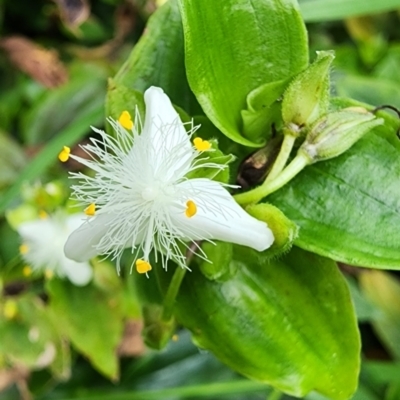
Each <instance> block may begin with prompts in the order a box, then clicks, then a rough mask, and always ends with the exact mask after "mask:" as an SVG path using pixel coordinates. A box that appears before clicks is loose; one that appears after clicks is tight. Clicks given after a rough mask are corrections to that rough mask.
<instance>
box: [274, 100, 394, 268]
mask: <svg viewBox="0 0 400 400" xmlns="http://www.w3.org/2000/svg"><path fill="white" fill-rule="evenodd" d="M351 104H355V103H351V102H349V101H344V100H343V101H342V100H341V101H339V100H338V101H337V105H341V106H344V105H347V106H348V105H351ZM384 115H385V113H382V114H380V116H384ZM397 126H398V122H397V120H395V119H393V118H390V117H389V116H388V115H387V114H386V117H385V125H381V126H378V127H376V128H374V129H373V130H372V131H371V132H370V133H368V134H367V135H366V136H365V137H364V138H362V139H361V140H360V141H359V142H357V143H356V144H355V145H354V146H353V147H352V148H350V149H349V150H348V151H347V152H346V153H344V154H342V155H341V156H339V157H337V158H334V159H332V160H329V161H324V162H320V163H317V164H314V165H312V166H310V167H306V169H305V170H304V171H302V172H301V173H300V174H299V175H298V176H296V177H295V178H294V179H293V180H292V181H290V182H289V183H288V184H287V185H286V186H284V187H283V188H282V189H280V190H279V191H278V192H276V193H274V194H273V195H271V196H269V197H268V202H271V203H272V204H274V205H276V206H277V207H279V208H280V209H281V210H282V211H283V212H284V213H285V215H286V216H287V217H288V218H290V219H291V220H292V221H294V222H295V223H296V224H297V225H298V226H299V227H300V231H299V236H298V238H297V239H296V240H295V244H296V245H298V246H300V247H302V248H303V249H305V250H309V251H312V252H315V253H318V254H320V255H323V256H326V257H328V258H332V259H334V260H338V261H342V262H345V263H348V264H352V265H356V266H357V265H358V266H365V267H373V268H389V269H400V251H399V243H400V231H399V226H400V213H399V209H400V185H399V182H400V157H399V155H400V141H399V140H398V138H397V137H396V130H397Z"/></svg>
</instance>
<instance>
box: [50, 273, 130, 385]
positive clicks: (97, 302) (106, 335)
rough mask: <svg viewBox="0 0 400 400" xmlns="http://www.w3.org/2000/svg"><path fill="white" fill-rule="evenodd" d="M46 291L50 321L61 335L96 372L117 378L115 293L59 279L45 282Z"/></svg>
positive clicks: (117, 306)
mask: <svg viewBox="0 0 400 400" xmlns="http://www.w3.org/2000/svg"><path fill="white" fill-rule="evenodd" d="M47 290H48V293H49V295H50V308H51V312H52V314H53V318H54V319H55V320H56V321H57V325H58V326H59V327H60V330H61V331H62V332H63V334H64V335H65V336H66V337H67V338H68V339H70V340H71V342H72V343H73V345H74V346H75V347H76V348H77V349H78V350H79V351H80V352H81V353H82V354H84V355H85V356H86V357H87V358H88V359H89V360H90V362H91V363H92V364H93V366H94V367H95V368H96V369H97V370H99V371H100V372H101V373H103V374H104V375H106V376H107V377H109V378H111V379H117V378H118V376H119V366H118V359H117V355H116V348H117V345H118V344H119V341H120V340H121V335H122V331H123V321H122V310H121V304H120V302H119V299H118V298H116V296H115V292H106V291H105V290H100V289H98V288H97V287H95V286H94V285H93V284H90V285H88V286H85V287H77V286H74V285H73V284H71V283H69V282H67V281H62V280H59V279H53V280H51V281H49V282H48V283H47Z"/></svg>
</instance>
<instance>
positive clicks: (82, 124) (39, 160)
mask: <svg viewBox="0 0 400 400" xmlns="http://www.w3.org/2000/svg"><path fill="white" fill-rule="evenodd" d="M102 118H103V110H102V108H99V109H95V110H92V111H90V112H89V113H88V114H85V115H81V116H80V117H79V118H78V119H77V120H75V121H74V122H72V123H71V124H70V125H68V126H67V127H66V128H65V129H64V130H63V131H62V132H59V133H58V135H56V136H55V137H53V138H52V139H51V140H50V141H49V142H48V143H47V144H46V146H45V147H43V149H42V150H41V151H40V152H39V153H38V154H37V155H36V157H35V158H34V159H33V160H32V161H31V162H30V163H29V164H28V165H27V166H26V167H25V168H24V169H23V170H22V171H21V173H20V174H19V176H18V178H17V179H16V180H15V181H14V183H13V185H12V186H11V187H10V188H9V189H8V190H7V191H6V192H5V193H4V195H2V196H1V198H0V214H1V213H3V212H4V210H5V209H6V208H7V207H8V206H9V205H10V203H11V202H12V201H13V200H14V199H15V198H16V197H17V196H18V194H19V191H20V189H21V186H22V185H23V183H24V182H26V181H29V180H33V179H35V178H37V177H38V176H39V175H40V174H42V173H43V172H44V171H45V170H46V169H47V168H48V167H49V166H50V165H53V164H54V163H56V162H59V161H58V158H57V155H58V153H59V152H60V149H62V147H63V146H71V145H73V144H74V143H76V142H77V141H78V140H79V139H80V138H82V137H83V136H84V135H85V133H86V132H88V131H89V129H90V125H96V124H100V123H101V120H102Z"/></svg>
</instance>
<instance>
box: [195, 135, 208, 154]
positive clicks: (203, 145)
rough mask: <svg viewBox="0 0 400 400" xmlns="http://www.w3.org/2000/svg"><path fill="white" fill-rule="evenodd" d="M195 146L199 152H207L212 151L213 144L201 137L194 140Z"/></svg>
mask: <svg viewBox="0 0 400 400" xmlns="http://www.w3.org/2000/svg"><path fill="white" fill-rule="evenodd" d="M193 145H194V147H195V148H196V150H197V151H207V150H210V149H211V143H210V142H209V141H208V140H203V139H202V138H201V137H196V138H194V139H193Z"/></svg>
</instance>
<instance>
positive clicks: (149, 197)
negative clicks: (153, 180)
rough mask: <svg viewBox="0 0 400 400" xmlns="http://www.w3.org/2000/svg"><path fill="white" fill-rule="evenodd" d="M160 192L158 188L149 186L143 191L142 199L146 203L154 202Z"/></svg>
mask: <svg viewBox="0 0 400 400" xmlns="http://www.w3.org/2000/svg"><path fill="white" fill-rule="evenodd" d="M159 193H160V191H159V189H158V188H157V187H154V186H147V187H145V188H144V189H143V190H142V198H143V200H145V201H153V200H155V199H156V198H157V197H158V195H159Z"/></svg>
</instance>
